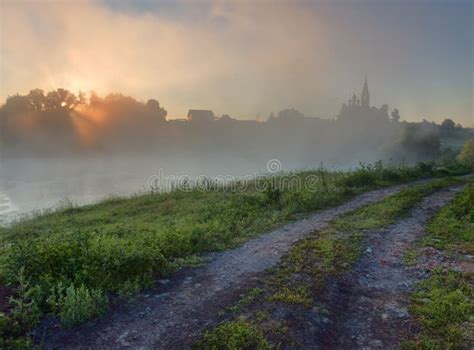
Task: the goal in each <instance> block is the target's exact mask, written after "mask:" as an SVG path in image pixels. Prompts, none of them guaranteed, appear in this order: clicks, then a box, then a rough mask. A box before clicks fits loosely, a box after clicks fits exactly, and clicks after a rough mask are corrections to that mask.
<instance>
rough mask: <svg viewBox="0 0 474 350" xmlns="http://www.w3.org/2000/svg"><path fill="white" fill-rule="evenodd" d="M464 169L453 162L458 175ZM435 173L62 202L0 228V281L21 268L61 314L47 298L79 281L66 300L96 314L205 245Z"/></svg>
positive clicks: (361, 172)
mask: <svg viewBox="0 0 474 350" xmlns="http://www.w3.org/2000/svg"><path fill="white" fill-rule="evenodd" d="M450 171H451V170H450ZM465 171H466V169H461V168H459V167H453V168H452V172H453V173H456V174H459V173H464V172H465ZM445 173H446V172H445V171H443V173H442V174H441V175H444V174H445ZM436 174H437V170H436V169H435V168H434V167H433V166H432V165H429V164H420V165H418V166H415V167H404V166H401V167H391V168H387V167H384V166H382V164H381V163H377V164H376V165H374V166H361V167H360V168H359V169H357V170H355V171H352V172H328V171H325V170H323V169H318V170H315V171H304V172H299V173H294V174H282V175H278V176H275V177H273V178H269V179H266V180H264V181H266V182H267V183H276V184H279V183H284V181H283V179H284V178H287V177H288V176H289V175H292V176H295V177H296V178H298V179H299V181H300V183H302V184H310V185H311V186H306V187H298V186H292V185H290V186H288V184H287V186H286V187H281V188H280V187H278V186H277V187H276V188H273V189H267V190H265V191H263V192H262V191H258V190H257V183H255V182H250V183H249V184H248V185H249V186H248V188H247V189H246V190H245V191H233V190H232V189H230V188H229V187H228V186H221V187H220V188H218V189H217V190H209V191H200V190H197V189H191V190H189V191H186V192H183V191H172V192H169V193H160V194H147V195H141V196H134V197H131V198H115V199H109V200H106V201H104V202H101V203H98V204H94V205H87V206H83V207H73V206H69V207H65V208H62V209H60V210H57V211H55V212H51V213H47V214H44V215H39V216H36V217H33V218H31V219H25V220H22V221H20V222H18V223H15V224H14V225H12V226H10V227H3V228H0V239H1V242H2V243H3V244H2V246H1V248H0V283H1V284H11V285H13V286H17V285H18V281H17V277H16V276H17V275H18V272H19V271H23V273H24V274H25V278H26V279H27V280H28V281H29V285H30V289H31V291H29V297H28V298H27V299H28V300H29V302H32V303H34V304H35V305H36V306H37V307H38V308H39V310H40V312H41V314H42V315H44V314H58V315H61V314H62V315H65V314H66V313H65V311H64V310H53V308H52V306H51V304H50V303H48V300H51V297H52V295H54V293H55V292H54V291H57V290H58V289H59V288H60V286H67V287H68V288H75V290H77V289H80V288H84V289H85V291H82V292H81V293H80V295H82V296H83V297H84V298H83V299H84V300H82V299H81V298H82V297H81V298H80V299H79V300H76V301H74V302H73V303H72V304H67V303H66V304H64V305H73V304H74V303H76V305H77V307H78V308H82V309H83V310H85V311H84V312H80V314H81V315H82V314H86V315H87V314H89V315H90V317H94V316H95V315H97V314H98V313H100V312H101V311H100V312H99V311H94V310H95V309H94V307H95V306H94V305H96V306H97V309H98V310H99V309H100V310H102V306H100V307H99V306H98V305H99V304H101V305H102V302H101V300H102V295H107V294H108V293H117V294H119V295H124V296H126V295H133V294H134V293H136V292H137V291H139V290H140V289H143V288H145V287H149V286H152V285H153V284H154V281H155V280H156V279H157V278H159V277H161V276H165V275H169V274H170V273H172V272H173V271H175V270H176V269H177V268H179V267H181V266H184V265H196V264H200V263H202V260H201V259H200V257H199V256H200V255H201V254H202V253H203V252H207V251H216V250H222V249H227V248H230V247H234V246H236V245H238V244H241V243H242V242H243V241H245V240H248V239H250V238H252V237H255V236H256V235H258V234H260V233H262V232H264V231H267V230H271V229H273V228H275V227H277V226H279V225H281V224H283V223H285V222H286V221H288V220H292V219H295V218H298V217H301V215H302V214H304V213H306V212H310V211H314V210H318V209H322V208H327V207H330V206H335V205H337V204H340V203H342V202H344V201H345V200H347V199H348V198H350V197H352V196H354V195H356V194H358V193H362V192H364V191H368V190H370V189H374V188H380V187H383V186H388V185H393V184H396V183H402V182H407V181H412V180H415V179H420V178H425V177H430V176H434V175H436ZM386 211H387V212H390V209H386ZM367 215H370V213H368V214H367ZM379 220H382V219H379ZM384 220H385V219H384ZM366 221H367V220H366ZM360 222H361V224H362V222H363V220H360ZM364 225H366V226H367V227H370V225H369V224H367V223H365V224H364ZM372 225H373V223H372ZM321 249H322V250H324V249H326V248H324V247H321ZM71 290H72V289H71ZM98 291H100V292H98ZM71 295H72V294H71ZM71 299H73V298H72V296H71ZM96 299H97V300H96ZM94 300H96V301H97V303H95V301H94ZM91 305H92V306H91ZM89 306H90V308H89ZM59 308H60V309H61V307H59ZM64 308H65V306H64V307H63V309H64ZM91 310H92V311H91ZM70 314H71V315H73V316H72V317H71V318H72V319H74V321H72V322H71V324H75V323H79V322H83V321H85V320H86V318H87V317H82V316H74V310H72V311H71V313H70ZM67 319H68V317H65V318H64V320H65V323H69V322H68V321H67ZM75 320H79V321H77V322H76V321H75ZM28 327H29V325H28V326H27V327H25V329H27V328H28ZM7 328H8V327H7Z"/></svg>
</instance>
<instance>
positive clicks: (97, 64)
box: [1, 1, 325, 111]
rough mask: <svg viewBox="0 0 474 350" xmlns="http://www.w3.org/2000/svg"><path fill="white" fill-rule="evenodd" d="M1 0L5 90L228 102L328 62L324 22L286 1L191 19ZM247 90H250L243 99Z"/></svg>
mask: <svg viewBox="0 0 474 350" xmlns="http://www.w3.org/2000/svg"><path fill="white" fill-rule="evenodd" d="M3 6H4V8H3V14H4V15H3V16H2V21H3V24H2V28H3V35H2V45H1V50H2V56H4V61H3V62H2V71H3V74H2V95H3V97H5V95H6V94H9V93H12V92H17V91H18V92H26V91H25V90H27V89H29V88H33V87H36V86H38V87H42V88H44V89H53V88H56V87H58V86H62V87H65V88H69V89H72V90H77V89H85V90H98V91H99V92H103V93H105V92H108V91H124V92H126V93H127V94H132V95H136V96H139V97H143V98H146V97H151V96H152V95H153V96H156V97H157V98H159V99H160V100H162V101H163V103H164V104H165V105H166V104H172V105H175V106H174V107H175V110H176V109H179V108H187V107H188V106H190V104H193V105H194V104H210V103H216V102H218V101H216V96H218V97H219V99H221V100H223V102H222V105H220V106H217V108H219V107H220V108H222V109H223V108H225V107H230V106H225V105H226V104H228V103H230V104H232V103H234V104H235V105H236V106H237V104H244V105H245V104H256V103H257V104H258V99H259V98H260V97H258V98H257V96H256V95H259V92H261V91H265V90H266V89H268V85H267V84H270V86H275V84H276V86H278V85H280V86H283V85H285V89H282V90H287V84H291V83H292V82H293V84H297V83H298V81H299V80H301V78H303V77H304V76H305V74H307V71H308V70H313V71H314V70H321V69H322V67H323V65H324V62H322V61H321V59H320V56H319V54H318V51H319V52H320V51H323V50H324V40H325V39H324V38H323V37H322V36H321V35H319V31H320V29H319V27H320V25H321V24H319V23H318V22H317V21H315V18H314V15H311V16H310V15H308V14H307V13H305V11H304V8H302V7H293V6H290V5H289V4H285V3H276V4H273V5H271V6H270V5H269V3H263V2H262V3H258V4H252V3H250V2H248V3H247V2H242V3H239V2H236V3H233V4H231V3H225V2H218V1H216V2H212V3H210V6H209V7H208V12H207V13H206V14H205V15H204V16H203V14H202V13H201V17H200V18H197V19H195V20H193V19H192V18H189V17H188V18H186V21H183V20H180V21H177V20H176V19H175V18H173V17H171V18H166V17H165V16H159V15H156V14H155V13H153V12H149V11H145V12H142V13H139V14H130V13H128V12H127V11H119V10H117V9H114V8H111V7H110V6H105V5H104V4H99V3H93V2H68V3H57V2H33V3H32V2H27V3H26V2H20V3H13V2H7V3H6V4H4V5H3ZM190 13H191V14H192V13H193V12H192V11H191V12H190ZM310 42H311V45H310ZM242 89H245V90H247V91H248V92H251V94H249V96H250V97H248V98H247V100H246V99H245V96H241V98H239V101H238V102H237V101H235V100H236V98H235V97H236V95H238V94H239V93H241V92H242ZM271 90H278V89H275V88H274V87H272V88H271ZM166 100H167V101H166ZM226 100H228V101H227V102H226ZM233 100H234V101H233ZM217 104H219V103H217ZM171 109H173V106H172V107H171ZM182 111H183V110H182Z"/></svg>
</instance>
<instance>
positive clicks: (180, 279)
mask: <svg viewBox="0 0 474 350" xmlns="http://www.w3.org/2000/svg"><path fill="white" fill-rule="evenodd" d="M404 187H405V185H402V186H395V187H390V188H385V189H380V190H375V191H371V192H368V193H365V194H362V195H359V196H357V197H355V198H354V199H352V200H350V201H348V202H346V203H345V204H343V205H340V206H338V207H336V208H332V209H327V210H323V211H320V212H317V213H315V214H313V215H311V216H309V217H308V218H306V219H303V220H300V221H296V222H293V223H290V224H287V225H285V226H283V227H281V228H279V229H276V230H274V231H271V232H269V233H266V234H263V235H261V236H259V237H258V238H256V239H253V240H251V241H248V242H246V243H245V244H244V245H242V246H241V247H240V248H237V249H235V250H230V251H225V252H221V253H213V254H210V258H211V260H210V262H209V264H207V265H206V266H205V267H202V268H197V269H191V270H187V271H182V272H181V273H178V274H177V275H176V276H174V277H173V278H172V279H171V281H163V282H166V283H163V285H162V286H161V287H159V288H157V289H156V290H153V291H149V292H148V294H143V295H142V297H143V298H142V300H141V301H140V302H137V303H135V304H133V305H129V306H124V307H120V308H118V309H117V310H115V311H112V312H110V313H109V314H107V315H106V316H104V317H103V318H101V319H99V320H96V321H93V322H91V323H89V324H86V325H84V326H82V327H79V328H76V329H73V330H69V331H68V330H64V329H62V328H60V327H59V326H58V325H57V324H56V323H49V324H48V323H43V325H42V326H41V327H39V328H38V329H37V330H36V331H35V336H36V339H37V340H40V341H41V339H43V342H44V343H43V344H44V346H45V348H47V349H49V348H94V349H97V348H100V349H109V348H114V349H117V348H133V349H136V348H143V349H147V348H160V349H172V348H182V347H183V345H184V344H190V343H191V342H192V341H193V340H194V339H195V338H196V337H197V336H199V335H200V334H201V332H202V330H203V329H204V328H205V327H206V325H208V324H210V323H211V322H212V321H215V319H216V318H217V313H218V311H219V310H221V309H222V308H223V307H224V306H226V305H229V304H230V303H232V302H234V301H235V300H236V299H237V298H238V296H239V295H240V293H241V292H242V290H244V289H247V288H249V287H251V286H252V285H254V284H255V283H256V278H257V277H258V276H259V274H261V273H262V272H264V271H265V270H266V269H268V268H269V267H272V266H275V265H276V264H278V262H279V261H280V258H281V257H282V256H283V255H284V254H285V253H287V252H288V251H289V249H290V248H291V246H292V244H293V243H294V242H296V241H297V240H299V239H301V238H303V237H304V236H306V235H308V234H310V233H311V232H313V231H314V230H317V229H321V228H324V227H326V226H327V225H328V222H329V221H330V220H332V219H334V218H335V217H336V216H338V215H341V214H344V213H347V212H349V211H352V210H354V209H357V208H360V207H362V206H364V205H366V204H369V203H373V202H376V201H380V200H382V199H383V198H385V197H387V196H389V195H392V194H395V193H397V192H399V191H400V190H401V189H402V188H404Z"/></svg>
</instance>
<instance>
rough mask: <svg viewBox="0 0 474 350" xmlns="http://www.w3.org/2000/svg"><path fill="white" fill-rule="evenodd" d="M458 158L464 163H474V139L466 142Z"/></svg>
mask: <svg viewBox="0 0 474 350" xmlns="http://www.w3.org/2000/svg"><path fill="white" fill-rule="evenodd" d="M457 159H458V160H459V161H460V162H462V163H467V164H469V165H474V139H471V140H468V141H466V142H465V143H464V145H463V147H462V149H461V152H460V153H459V155H458V157H457Z"/></svg>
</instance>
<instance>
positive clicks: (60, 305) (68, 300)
mask: <svg viewBox="0 0 474 350" xmlns="http://www.w3.org/2000/svg"><path fill="white" fill-rule="evenodd" d="M48 302H49V303H50V305H51V308H52V309H53V310H55V311H56V312H57V313H58V314H59V316H60V317H61V322H62V323H63V324H64V325H66V326H74V325H78V324H81V323H84V322H86V321H88V320H90V319H92V318H94V317H96V316H98V315H100V314H101V313H103V312H104V311H105V309H106V307H107V298H106V297H105V296H104V295H103V293H102V292H101V291H100V290H96V289H91V290H90V289H88V288H86V287H85V286H84V285H81V286H80V287H79V288H76V287H74V285H70V286H69V287H68V288H66V289H64V287H63V286H62V285H59V286H57V287H56V288H55V290H54V291H52V293H51V296H50V298H49V299H48Z"/></svg>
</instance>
